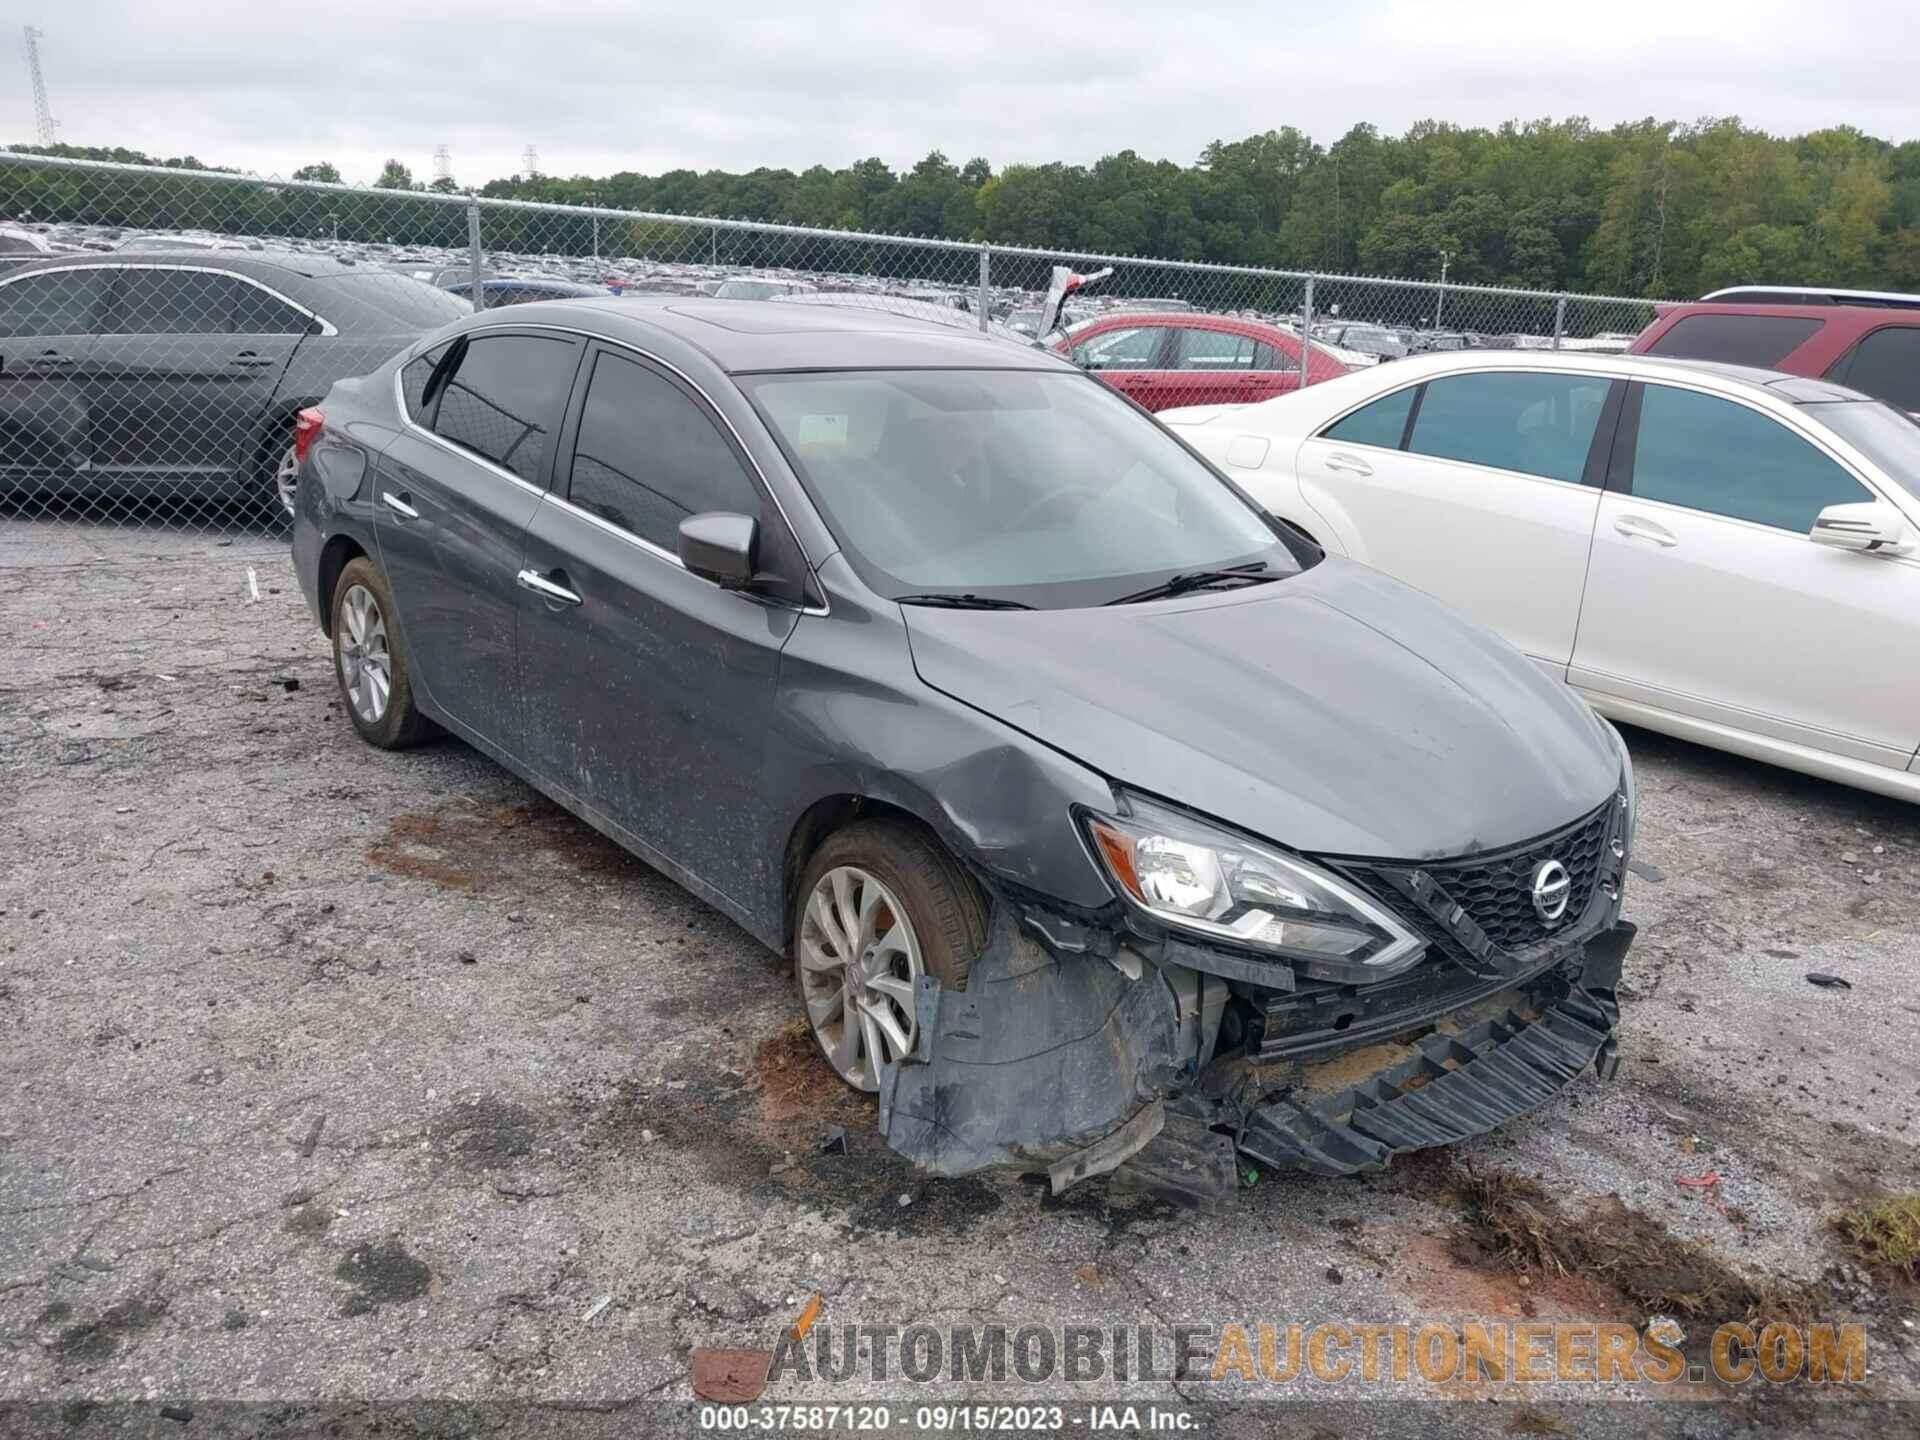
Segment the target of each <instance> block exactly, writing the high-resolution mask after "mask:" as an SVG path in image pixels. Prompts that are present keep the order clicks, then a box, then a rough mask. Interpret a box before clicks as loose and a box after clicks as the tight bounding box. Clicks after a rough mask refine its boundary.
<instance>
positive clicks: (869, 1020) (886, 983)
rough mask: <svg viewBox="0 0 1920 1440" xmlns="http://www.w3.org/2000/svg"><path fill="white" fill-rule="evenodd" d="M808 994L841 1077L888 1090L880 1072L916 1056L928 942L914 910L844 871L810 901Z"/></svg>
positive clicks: (802, 955) (861, 874)
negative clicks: (917, 929)
mask: <svg viewBox="0 0 1920 1440" xmlns="http://www.w3.org/2000/svg"><path fill="white" fill-rule="evenodd" d="M797 948H798V955H799V971H800V995H801V998H802V1000H803V1001H805V1003H806V1007H807V1023H808V1024H809V1025H811V1026H812V1027H813V1036H814V1039H815V1040H817V1041H818V1042H819V1044H820V1050H821V1053H822V1054H824V1055H825V1056H826V1057H827V1060H828V1062H829V1063H830V1064H831V1065H832V1066H833V1068H834V1069H835V1070H836V1071H838V1072H839V1074H840V1078H841V1079H843V1080H845V1081H846V1082H847V1083H848V1084H849V1085H852V1086H854V1087H856V1088H857V1089H861V1090H877V1089H879V1088H880V1067H881V1065H882V1064H884V1063H887V1062H898V1061H899V1060H900V1059H901V1058H902V1057H904V1056H905V1055H907V1054H908V1053H909V1052H910V1051H911V1050H912V1049H913V1041H914V1031H915V1025H914V1017H913V992H914V986H915V983H916V982H917V981H918V980H919V978H920V976H921V974H922V966H921V962H920V941H919V939H918V937H917V936H915V935H914V933H913V924H912V922H911V921H910V920H908V919H907V912H906V907H904V906H903V905H901V903H900V902H899V900H898V899H897V898H895V896H894V894H893V892H892V891H891V890H889V889H888V888H887V887H886V886H885V885H884V884H882V883H881V882H880V881H879V880H878V879H877V878H875V877H874V876H873V875H872V874H870V873H869V872H867V871H865V870H862V869H860V868H859V867H858V866H854V865H842V866H839V867H838V868H836V869H833V870H829V871H828V872H827V873H826V874H825V875H822V876H821V877H820V880H819V883H817V884H816V885H815V886H814V887H813V893H812V894H811V895H809V896H808V897H807V907H806V911H805V914H804V915H803V916H802V918H801V924H800V938H799V945H798V947H797Z"/></svg>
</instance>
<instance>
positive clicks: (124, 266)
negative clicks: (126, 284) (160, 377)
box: [0, 260, 340, 340]
mask: <svg viewBox="0 0 1920 1440" xmlns="http://www.w3.org/2000/svg"><path fill="white" fill-rule="evenodd" d="M76 270H105V271H107V272H108V273H109V274H117V273H119V272H122V271H126V270H184V271H190V272H192V273H194V274H198V275H224V276H226V277H227V278H228V279H229V280H238V281H240V282H241V283H242V284H243V285H251V286H252V287H253V288H254V289H256V290H264V291H265V292H266V293H267V294H269V295H271V296H272V297H273V298H274V299H276V300H278V301H279V302H280V303H281V304H282V305H286V306H289V307H291V308H292V309H295V310H298V311H299V312H300V313H301V314H302V315H304V316H306V317H307V319H309V320H311V321H313V322H314V323H315V324H317V325H318V326H319V327H320V333H321V334H322V335H323V336H326V335H338V334H339V333H340V330H339V327H338V326H336V325H335V324H334V323H333V322H332V321H331V320H329V319H327V317H326V316H324V315H318V314H315V313H314V312H313V311H311V310H309V309H308V308H307V307H306V306H304V305H302V304H301V303H300V302H299V301H298V300H295V299H294V298H293V297H292V296H291V295H286V294H283V293H282V292H280V291H278V290H276V289H274V288H273V286H271V285H269V284H267V283H266V282H265V281H263V280H256V279H254V278H253V276H251V275H243V274H241V273H240V272H239V271H238V270H228V269H226V268H225V267H224V266H220V265H180V264H169V263H166V262H156V263H151V264H149V263H147V262H145V261H133V260H120V261H114V262H112V263H108V264H100V265H40V266H36V267H35V268H34V269H32V270H27V271H16V272H14V273H13V274H11V275H7V276H5V277H3V278H0V286H6V285H15V284H18V283H19V282H20V281H22V280H30V279H32V278H33V277H34V276H35V275H65V274H70V273H72V272H73V271H76ZM87 333H88V334H89V335H95V336H98V337H99V338H100V339H102V340H106V339H138V338H140V337H141V336H143V335H146V334H148V333H150V332H148V331H145V330H89V331H88V332H87ZM186 333H187V334H190V335H198V334H202V333H219V334H226V333H229V332H226V331H219V332H202V331H198V330H190V331H187V332H186ZM231 333H233V334H238V335H244V334H250V333H253V332H250V331H244V330H242V331H234V332H231Z"/></svg>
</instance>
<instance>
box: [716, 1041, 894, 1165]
mask: <svg viewBox="0 0 1920 1440" xmlns="http://www.w3.org/2000/svg"><path fill="white" fill-rule="evenodd" d="M747 1084H748V1085H749V1086H750V1087H751V1088H752V1090H753V1092H754V1098H755V1101H756V1103H757V1108H758V1110H759V1122H760V1124H759V1128H760V1130H761V1131H762V1133H763V1135H764V1137H765V1138H766V1139H767V1140H768V1141H769V1142H770V1143H776V1144H787V1145H789V1146H790V1144H791V1142H792V1141H793V1140H794V1139H796V1138H798V1137H799V1136H800V1134H801V1133H802V1132H807V1133H808V1134H809V1135H810V1134H811V1132H812V1131H816V1130H818V1129H819V1128H820V1127H822V1126H824V1125H829V1124H833V1125H843V1126H847V1127H849V1128H852V1127H855V1126H859V1127H861V1128H871V1126H872V1125H873V1123H874V1115H875V1102H874V1101H873V1100H872V1099H871V1098H870V1097H868V1096H866V1095H862V1094H861V1093H859V1092H858V1091H856V1090H854V1089H853V1088H852V1087H851V1086H850V1085H848V1084H847V1083H846V1082H845V1081H844V1080H842V1079H841V1078H840V1077H839V1076H838V1075H836V1074H834V1073H833V1067H832V1066H831V1065H829V1064H827V1059H826V1057H825V1056H824V1055H822V1054H821V1053H820V1047H819V1045H817V1044H815V1043H814V1039H813V1032H812V1031H811V1030H809V1029H808V1028H807V1022H806V1021H805V1020H790V1021H788V1022H787V1023H786V1024H785V1025H782V1026H781V1027H780V1028H779V1029H778V1030H775V1031H774V1032H773V1033H772V1034H771V1035H769V1036H767V1037H766V1039H764V1040H762V1041H760V1042H759V1043H758V1044H757V1045H755V1046H754V1047H753V1058H752V1060H751V1062H750V1063H749V1064H748V1066H747Z"/></svg>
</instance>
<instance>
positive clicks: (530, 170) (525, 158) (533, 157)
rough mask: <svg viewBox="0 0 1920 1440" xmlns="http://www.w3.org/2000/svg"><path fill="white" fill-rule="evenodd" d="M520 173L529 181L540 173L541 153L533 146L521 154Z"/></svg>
mask: <svg viewBox="0 0 1920 1440" xmlns="http://www.w3.org/2000/svg"><path fill="white" fill-rule="evenodd" d="M520 173H521V174H523V175H525V176H526V177H527V178H528V179H529V180H531V179H533V177H534V176H536V175H538V174H539V173H540V152H539V151H538V150H536V149H534V148H533V146H531V145H529V146H527V148H526V149H524V150H522V151H521V152H520Z"/></svg>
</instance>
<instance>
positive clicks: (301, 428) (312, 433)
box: [293, 410, 327, 460]
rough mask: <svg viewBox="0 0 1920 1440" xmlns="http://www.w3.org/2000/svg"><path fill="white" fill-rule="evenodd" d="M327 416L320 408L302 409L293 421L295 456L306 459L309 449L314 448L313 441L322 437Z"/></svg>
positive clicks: (295, 457) (298, 458) (297, 458)
mask: <svg viewBox="0 0 1920 1440" xmlns="http://www.w3.org/2000/svg"><path fill="white" fill-rule="evenodd" d="M326 424H327V417H326V416H325V415H323V414H321V413H320V412H319V411H318V410H302V411H301V412H300V413H299V415H297V416H295V417H294V421H293V458H294V459H295V460H305V459H306V458H307V451H308V450H310V449H312V448H313V442H314V441H315V440H317V439H319V438H320V432H321V431H322V430H323V429H325V428H326Z"/></svg>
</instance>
